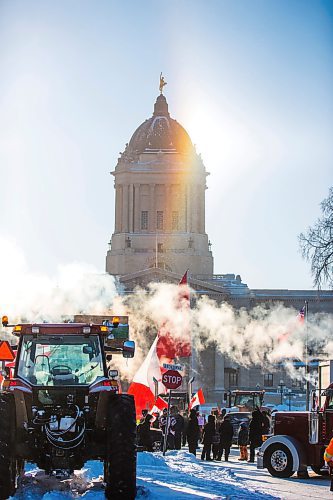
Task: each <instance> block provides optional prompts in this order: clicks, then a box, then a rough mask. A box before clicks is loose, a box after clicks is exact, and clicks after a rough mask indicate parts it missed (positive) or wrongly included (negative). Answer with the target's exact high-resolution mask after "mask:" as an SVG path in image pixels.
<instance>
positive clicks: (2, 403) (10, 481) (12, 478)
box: [0, 393, 16, 500]
mask: <svg viewBox="0 0 333 500" xmlns="http://www.w3.org/2000/svg"><path fill="white" fill-rule="evenodd" d="M14 422H15V403H14V398H13V396H12V395H11V394H4V393H2V394H0V500H6V499H7V498H9V497H10V496H11V495H13V494H14V493H15V490H16V487H15V485H16V463H15V459H14V457H13V456H12V451H13V444H14V443H13V428H12V426H13V424H14Z"/></svg>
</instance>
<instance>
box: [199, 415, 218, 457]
mask: <svg viewBox="0 0 333 500" xmlns="http://www.w3.org/2000/svg"><path fill="white" fill-rule="evenodd" d="M215 433H216V427H215V415H209V416H208V422H207V424H205V426H204V429H203V433H202V442H203V450H202V453H201V460H205V458H206V460H212V458H211V455H210V454H211V451H212V445H213V436H214V434H215Z"/></svg>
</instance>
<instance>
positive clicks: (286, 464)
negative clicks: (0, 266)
mask: <svg viewBox="0 0 333 500" xmlns="http://www.w3.org/2000/svg"><path fill="white" fill-rule="evenodd" d="M265 462H266V464H267V469H268V472H269V473H270V474H271V476H273V477H281V478H286V477H290V476H292V475H293V474H294V471H293V458H292V455H291V453H290V451H289V450H288V448H287V446H285V445H284V444H272V445H271V446H269V448H267V450H266V451H265Z"/></svg>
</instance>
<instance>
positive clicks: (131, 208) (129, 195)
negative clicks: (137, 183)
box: [128, 184, 134, 233]
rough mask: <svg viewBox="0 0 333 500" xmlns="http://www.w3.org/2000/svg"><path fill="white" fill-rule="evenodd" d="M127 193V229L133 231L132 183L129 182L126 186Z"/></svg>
mask: <svg viewBox="0 0 333 500" xmlns="http://www.w3.org/2000/svg"><path fill="white" fill-rule="evenodd" d="M128 189H129V193H128V214H129V216H128V219H129V220H128V231H129V232H130V233H133V231H134V229H133V210H134V207H133V184H129V186H128Z"/></svg>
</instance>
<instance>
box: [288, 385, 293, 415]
mask: <svg viewBox="0 0 333 500" xmlns="http://www.w3.org/2000/svg"><path fill="white" fill-rule="evenodd" d="M292 395H293V394H292V390H291V389H288V410H289V411H290V410H291V396H292Z"/></svg>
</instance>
